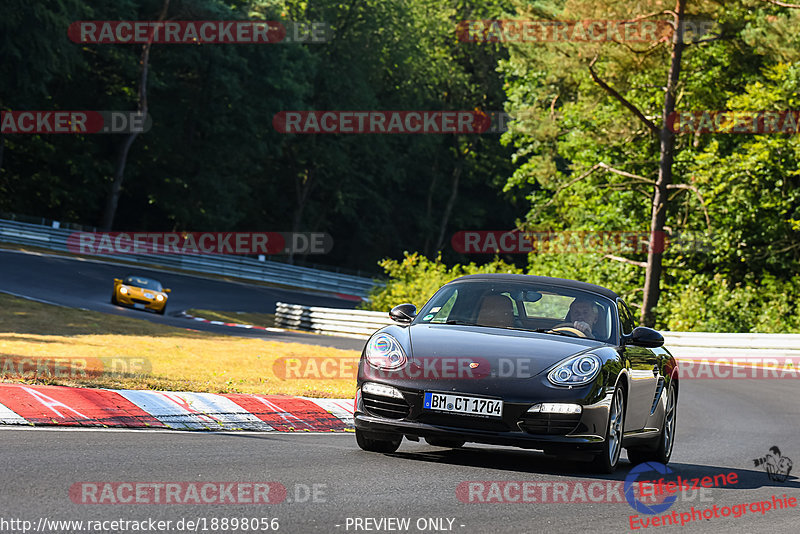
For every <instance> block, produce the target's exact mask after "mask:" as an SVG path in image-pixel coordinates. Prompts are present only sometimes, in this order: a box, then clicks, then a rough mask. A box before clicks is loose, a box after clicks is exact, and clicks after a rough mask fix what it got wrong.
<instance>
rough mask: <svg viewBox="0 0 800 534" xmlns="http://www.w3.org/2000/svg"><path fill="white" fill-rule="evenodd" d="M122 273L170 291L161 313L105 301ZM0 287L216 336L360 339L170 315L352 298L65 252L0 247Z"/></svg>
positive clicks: (331, 341) (334, 303) (322, 341)
mask: <svg viewBox="0 0 800 534" xmlns="http://www.w3.org/2000/svg"><path fill="white" fill-rule="evenodd" d="M128 273H138V274H144V275H146V276H151V277H153V278H156V279H158V280H160V281H161V283H162V284H164V287H168V288H170V289H172V293H170V297H169V302H168V304H167V313H166V314H165V315H164V316H161V315H158V314H155V313H149V312H143V311H140V310H132V309H128V308H121V307H119V306H114V305H113V304H111V302H110V298H111V287H112V283H113V280H114V278H121V277H123V276H125V275H126V274H128ZM0 291H6V292H10V293H12V294H16V295H24V296H26V297H31V298H34V299H39V300H41V301H45V302H49V303H54V304H60V305H62V306H69V307H72V308H85V309H88V310H93V311H98V312H103V313H113V314H115V315H122V316H126V317H132V318H136V319H143V320H149V321H153V322H156V323H162V324H167V325H170V326H176V327H180V328H193V329H195V330H206V331H210V332H216V333H220V334H227V335H233V336H242V337H258V338H264V339H270V340H275V341H291V342H296V343H307V344H314V345H323V346H330V347H337V348H341V349H354V350H360V349H361V348H362V347H363V345H364V342H363V341H360V340H357V339H349V338H342V337H333V336H320V335H312V334H300V333H294V332H265V331H263V330H248V329H244V328H235V327H228V326H220V325H212V324H208V323H203V322H200V321H192V320H190V319H186V318H184V317H178V316H176V314H178V313H179V312H181V311H183V310H186V309H189V308H200V309H213V310H219V311H243V312H258V313H275V303H276V302H279V301H280V302H289V303H291V304H303V305H306V306H328V307H334V308H353V307H355V303H354V302H353V301H349V300H344V299H339V298H335V297H332V296H325V295H320V294H315V293H312V292H306V291H292V290H288V289H278V288H272V287H267V286H261V285H251V284H246V283H237V282H226V281H223V280H216V279H212V278H204V277H202V276H193V275H187V274H179V273H173V272H168V271H157V270H153V269H143V268H139V267H136V266H129V265H114V264H107V263H103V262H100V261H94V260H82V259H78V258H69V257H66V256H53V255H48V254H38V253H22V252H17V251H9V250H0Z"/></svg>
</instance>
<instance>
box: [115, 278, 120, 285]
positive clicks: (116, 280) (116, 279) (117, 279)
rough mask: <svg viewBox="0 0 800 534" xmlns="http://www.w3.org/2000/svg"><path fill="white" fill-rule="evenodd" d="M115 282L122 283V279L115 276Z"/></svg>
mask: <svg viewBox="0 0 800 534" xmlns="http://www.w3.org/2000/svg"><path fill="white" fill-rule="evenodd" d="M114 283H115V284H121V283H122V280H120V279H119V278H114Z"/></svg>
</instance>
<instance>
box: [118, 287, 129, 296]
mask: <svg viewBox="0 0 800 534" xmlns="http://www.w3.org/2000/svg"><path fill="white" fill-rule="evenodd" d="M119 292H120V293H122V294H123V295H127V294H128V288H127V287H125V286H122V287H121V288H119Z"/></svg>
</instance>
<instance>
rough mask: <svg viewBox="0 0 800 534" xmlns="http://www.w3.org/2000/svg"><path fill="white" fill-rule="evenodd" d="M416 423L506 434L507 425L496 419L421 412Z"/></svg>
mask: <svg viewBox="0 0 800 534" xmlns="http://www.w3.org/2000/svg"><path fill="white" fill-rule="evenodd" d="M417 421H419V422H420V423H424V424H426V425H435V426H449V427H455V428H463V429H465V430H478V431H487V432H508V431H509V430H510V429H509V428H508V425H507V424H506V423H505V422H504V421H503V420H502V419H500V418H497V417H479V416H473V415H461V414H456V413H436V412H431V411H428V410H423V412H422V413H421V414H419V417H418V418H417Z"/></svg>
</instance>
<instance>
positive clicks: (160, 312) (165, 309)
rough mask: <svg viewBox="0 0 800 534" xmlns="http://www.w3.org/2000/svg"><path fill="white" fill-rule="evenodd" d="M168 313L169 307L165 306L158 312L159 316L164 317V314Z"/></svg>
mask: <svg viewBox="0 0 800 534" xmlns="http://www.w3.org/2000/svg"><path fill="white" fill-rule="evenodd" d="M166 311H167V305H166V304H164V307H163V308H161V309H160V310H158V312H156V313H158V314H159V315H164V312H166Z"/></svg>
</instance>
